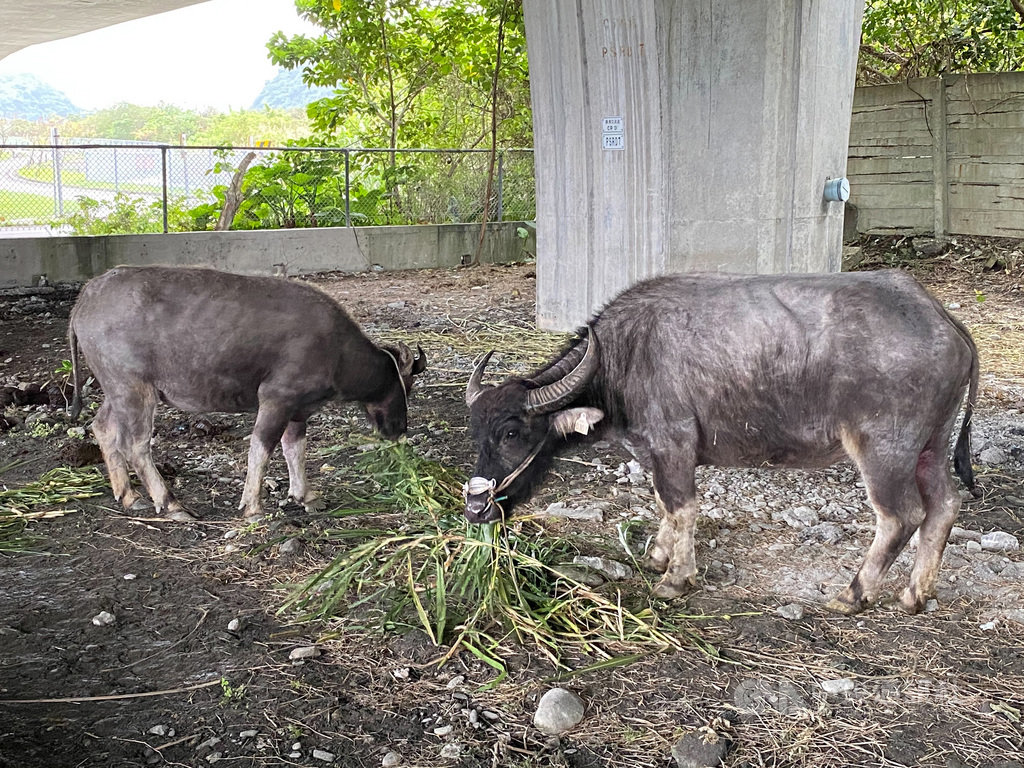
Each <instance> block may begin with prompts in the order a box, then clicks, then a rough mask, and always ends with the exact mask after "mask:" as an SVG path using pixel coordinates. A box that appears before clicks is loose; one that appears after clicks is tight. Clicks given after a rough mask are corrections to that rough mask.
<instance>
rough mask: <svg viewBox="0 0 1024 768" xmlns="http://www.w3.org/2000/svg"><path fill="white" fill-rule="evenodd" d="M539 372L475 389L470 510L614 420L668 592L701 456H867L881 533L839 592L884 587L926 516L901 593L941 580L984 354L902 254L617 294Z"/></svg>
mask: <svg viewBox="0 0 1024 768" xmlns="http://www.w3.org/2000/svg"><path fill="white" fill-rule="evenodd" d="M580 336H581V338H579V339H578V340H577V341H575V342H574V343H572V344H571V345H570V346H569V347H568V348H567V349H566V350H565V351H564V352H563V353H562V354H560V355H559V356H558V357H557V358H556V359H555V360H553V361H552V362H551V363H549V364H548V365H547V366H546V367H545V368H543V369H541V370H540V371H539V372H538V373H536V374H534V375H533V376H530V377H529V378H525V379H523V378H512V379H509V380H508V381H506V382H505V383H503V384H501V385H500V386H496V387H487V386H484V385H483V384H481V377H482V374H483V370H484V367H485V366H486V364H487V360H488V358H489V357H490V354H488V355H487V356H486V357H485V358H484V359H483V360H481V361H480V363H479V364H478V365H477V367H476V370H475V371H474V372H473V375H472V377H471V379H470V381H469V385H468V387H467V389H466V402H467V404H468V405H469V407H470V410H471V424H472V432H473V435H474V439H475V440H476V443H477V445H478V448H479V459H478V461H477V465H476V477H474V478H472V479H471V480H470V482H469V483H467V484H466V489H465V493H466V517H467V518H468V519H469V520H470V521H472V522H488V521H492V520H495V519H497V518H499V517H500V516H501V515H502V507H504V510H505V511H508V510H509V509H511V507H512V506H514V505H515V504H516V503H517V502H519V501H522V500H524V499H526V498H527V497H528V496H529V495H530V493H531V491H532V488H533V486H534V485H535V484H536V483H537V482H538V481H539V480H540V478H541V476H542V474H543V470H544V467H545V466H546V464H547V462H548V459H549V457H550V455H551V454H552V453H553V452H554V450H555V448H556V446H557V444H558V442H559V438H561V437H565V436H567V435H569V434H572V433H574V432H580V433H584V434H585V433H587V432H588V431H589V430H590V428H591V427H592V426H593V425H595V424H597V423H598V422H602V426H603V425H605V424H607V425H609V426H610V427H612V428H613V429H615V430H617V431H618V432H619V433H620V434H622V435H623V436H624V437H625V438H626V439H627V441H628V442H629V444H630V445H631V446H632V447H634V448H635V449H636V451H635V452H636V454H637V457H638V458H639V459H640V461H641V462H642V463H643V464H645V465H646V466H647V467H648V468H649V469H650V470H651V472H652V474H653V478H654V489H655V496H656V500H657V505H658V509H659V511H660V513H661V515H662V521H661V526H660V528H659V529H658V535H657V538H656V540H655V543H654V545H653V547H652V551H651V553H650V564H651V565H652V567H653V568H655V569H656V570H658V571H661V572H663V573H664V576H663V577H662V578H661V580H660V581H659V583H658V585H657V587H656V589H655V592H656V594H657V595H659V596H661V597H675V596H678V595H681V594H684V593H685V592H686V591H687V590H688V589H689V588H690V587H691V586H692V585H693V584H694V583H695V580H696V575H697V565H696V562H695V559H694V524H695V521H696V517H697V500H696V494H695V488H694V470H695V467H697V466H698V465H716V466H732V467H823V466H828V465H830V464H832V463H834V462H836V461H837V460H839V459H841V458H843V457H844V455H845V456H848V457H849V458H850V459H852V460H853V462H854V463H855V464H856V466H857V468H858V469H859V470H860V473H861V476H862V477H863V479H864V484H865V486H866V488H867V493H868V498H869V500H870V501H871V504H872V506H873V507H874V509H875V513H876V528H875V538H874V542H873V543H872V544H871V547H870V549H869V550H868V552H867V555H866V557H865V559H864V563H863V565H862V566H861V568H860V570H859V571H858V573H857V575H856V577H855V578H854V579H853V581H852V583H851V584H850V585H849V586H848V587H847V588H846V589H845V590H843V591H842V592H841V593H840V594H839V595H838V596H837V597H836V598H835V599H834V600H832V601H831V602H830V603H829V608H830V609H832V610H835V611H839V612H841V613H846V614H852V613H855V612H857V611H859V610H861V609H862V608H864V607H865V606H867V605H869V604H870V603H871V602H873V601H874V600H875V599H876V598H877V596H878V591H879V586H880V584H881V581H882V579H883V578H884V576H885V574H886V572H887V571H888V569H889V566H890V565H891V564H892V562H893V560H894V559H895V558H896V556H897V555H898V554H899V553H900V551H901V550H902V549H903V548H904V546H905V545H906V543H907V541H908V540H909V539H910V537H911V536H912V535H913V533H914V531H918V532H919V545H918V549H917V557H916V560H915V562H914V567H913V571H912V573H911V575H910V584H909V586H908V587H907V589H906V590H905V591H904V592H903V594H902V597H901V604H902V606H903V607H904V608H905V609H906V610H907V611H910V612H916V611H919V610H920V609H921V608H922V607H923V606H924V603H925V601H926V600H927V599H928V598H929V597H930V596H932V594H933V592H934V588H935V580H936V577H937V573H938V569H939V562H940V560H941V559H942V551H943V549H944V548H945V544H946V539H947V537H948V535H949V531H950V528H951V527H952V525H953V522H954V520H955V518H956V515H957V512H958V511H959V508H960V496H959V495H958V493H957V491H956V489H955V487H954V484H953V480H952V477H951V476H950V473H949V468H948V466H947V458H946V456H947V450H948V446H949V440H950V436H951V433H952V430H953V426H954V423H955V421H956V416H957V412H958V410H959V407H960V402H961V400H962V398H963V393H964V390H965V388H969V389H968V395H967V405H966V409H965V416H964V420H963V425H962V427H961V429H960V435H959V438H958V440H957V442H956V449H955V451H954V467H955V469H956V472H957V474H958V475H959V476H960V477H961V479H962V480H963V481H964V483H965V484H966V485H967V486H968V487H969V488H971V489H972V490H973V487H974V475H973V471H972V469H971V463H970V430H971V413H972V410H973V406H974V404H975V400H976V397H977V389H978V354H977V349H976V348H975V346H974V342H973V340H972V339H971V336H970V334H969V333H968V331H967V329H966V328H965V327H964V326H963V325H962V324H961V323H960V322H959V321H958V320H957V319H956V318H954V317H952V316H951V315H950V314H949V313H948V312H946V310H945V309H944V308H943V307H942V305H941V304H939V302H938V301H936V300H935V299H934V298H932V297H931V296H930V295H929V294H928V293H927V292H926V291H925V290H924V289H923V288H922V287H921V286H920V285H919V284H918V283H917V282H916V281H915V280H914V279H913V278H912V277H910V276H909V275H907V274H905V273H903V272H899V271H885V272H870V273H856V274H830V275H779V276H775V275H757V276H747V275H718V274H715V275H700V274H684V275H674V276H669V277H660V278H655V279H653V280H648V281H646V282H643V283H640V284H638V285H636V286H634V287H632V288H630V289H629V290H627V291H625V292H624V293H622V294H621V295H620V296H619V297H618V298H616V299H615V300H614V301H612V302H611V303H610V304H609V305H608V306H607V307H606V308H605V309H604V310H603V311H602V312H601V313H600V314H598V315H597V316H596V317H595V318H594V319H593V320H592V321H591V323H590V324H589V326H588V328H587V329H585V330H584V331H582V332H581V334H580Z"/></svg>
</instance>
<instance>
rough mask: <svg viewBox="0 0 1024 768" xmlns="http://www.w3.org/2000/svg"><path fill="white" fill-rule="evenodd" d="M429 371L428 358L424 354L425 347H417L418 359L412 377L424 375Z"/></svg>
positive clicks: (413, 365)
mask: <svg viewBox="0 0 1024 768" xmlns="http://www.w3.org/2000/svg"><path fill="white" fill-rule="evenodd" d="M426 369H427V356H426V355H425V354H423V347H421V346H420V345H419V344H417V345H416V359H415V360H414V361H413V364H412V375H413V376H415V375H416V374H418V373H423V371H425V370H426Z"/></svg>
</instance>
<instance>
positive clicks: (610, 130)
mask: <svg viewBox="0 0 1024 768" xmlns="http://www.w3.org/2000/svg"><path fill="white" fill-rule="evenodd" d="M624 124H625V121H624V120H623V119H622V118H621V117H605V118H602V119H601V148H602V149H625V148H626V137H625V133H624Z"/></svg>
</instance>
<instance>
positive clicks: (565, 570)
mask: <svg viewBox="0 0 1024 768" xmlns="http://www.w3.org/2000/svg"><path fill="white" fill-rule="evenodd" d="M558 573H560V574H561V575H562V576H564V577H565V578H567V579H571V580H572V581H578V582H579V583H580V584H586V585H587V586H588V587H600V586H601V585H602V584H604V582H605V579H604V576H602V575H601V574H599V573H595V572H594V571H591V570H590V569H588V568H577V567H576V566H574V565H571V564H569V563H562V564H560V565H559V566H558Z"/></svg>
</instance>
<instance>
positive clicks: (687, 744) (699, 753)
mask: <svg viewBox="0 0 1024 768" xmlns="http://www.w3.org/2000/svg"><path fill="white" fill-rule="evenodd" d="M730 746H732V742H731V741H730V740H729V739H728V738H727V737H725V736H721V735H719V734H717V733H715V732H714V731H711V732H710V733H705V732H702V731H691V732H690V733H687V734H686V735H685V736H683V737H682V738H681V739H680V740H679V741H677V742H676V743H675V744H674V745H673V746H672V758H673V759H674V760H675V761H676V765H677V766H678V768H717V766H719V765H721V764H722V761H723V760H724V759H725V755H726V754H727V753H728V751H729V747H730Z"/></svg>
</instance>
